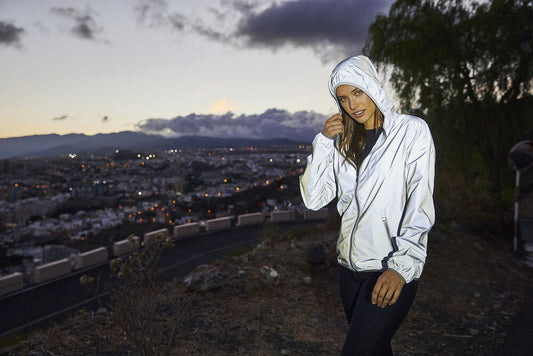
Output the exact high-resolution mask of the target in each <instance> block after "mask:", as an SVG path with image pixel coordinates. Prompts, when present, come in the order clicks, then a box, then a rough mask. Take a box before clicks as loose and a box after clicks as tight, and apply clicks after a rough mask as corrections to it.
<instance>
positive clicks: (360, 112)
mask: <svg viewBox="0 0 533 356" xmlns="http://www.w3.org/2000/svg"><path fill="white" fill-rule="evenodd" d="M335 94H336V96H337V100H338V102H339V104H340V105H341V106H342V108H343V109H344V111H346V113H347V114H348V115H349V116H350V117H351V118H352V119H354V120H355V121H357V122H358V123H360V124H363V125H364V126H365V129H366V130H371V129H373V128H375V127H376V126H375V120H376V104H374V102H373V101H372V99H370V98H369V97H368V95H366V94H365V93H364V92H363V91H362V90H361V89H359V88H356V87H354V86H352V85H339V86H338V87H337V91H336V93H335Z"/></svg>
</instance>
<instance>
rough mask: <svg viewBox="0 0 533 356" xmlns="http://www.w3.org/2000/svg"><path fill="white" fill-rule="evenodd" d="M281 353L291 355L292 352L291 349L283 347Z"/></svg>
mask: <svg viewBox="0 0 533 356" xmlns="http://www.w3.org/2000/svg"><path fill="white" fill-rule="evenodd" d="M281 354H282V355H290V354H291V351H290V350H285V349H283V350H281Z"/></svg>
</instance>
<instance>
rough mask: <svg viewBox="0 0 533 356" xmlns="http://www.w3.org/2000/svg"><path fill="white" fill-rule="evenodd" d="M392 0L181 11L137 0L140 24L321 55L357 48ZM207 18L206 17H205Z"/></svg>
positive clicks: (306, 0)
mask: <svg viewBox="0 0 533 356" xmlns="http://www.w3.org/2000/svg"><path fill="white" fill-rule="evenodd" d="M393 2H394V0H335V1H332V0H293V1H281V2H280V1H270V2H267V1H261V2H258V1H251V0H218V1H213V2H212V4H211V5H210V7H209V8H208V9H207V11H204V12H202V13H199V14H197V15H196V16H188V17H187V16H184V15H182V14H180V13H177V12H171V11H170V10H169V4H168V1H167V0H138V3H137V6H136V7H135V11H136V14H137V17H138V20H139V22H140V23H141V24H144V25H148V26H150V27H155V26H167V27H170V28H173V29H175V30H177V31H179V32H190V33H195V34H197V35H200V36H202V37H205V38H207V39H209V40H212V41H217V42H222V43H226V44H230V45H232V46H237V47H242V46H246V47H263V48H270V49H272V50H277V49H279V48H281V47H284V46H291V47H302V48H310V49H312V50H313V51H315V53H317V54H319V55H320V56H321V58H322V59H323V60H329V59H330V58H335V59H338V58H339V52H340V53H341V55H353V54H356V53H358V52H360V50H361V48H362V47H363V45H364V43H365V41H366V38H367V35H368V28H369V26H370V25H371V24H372V23H373V22H374V20H375V18H376V15H377V14H386V13H387V12H388V9H389V8H390V6H391V4H392V3H393ZM209 18H210V19H209Z"/></svg>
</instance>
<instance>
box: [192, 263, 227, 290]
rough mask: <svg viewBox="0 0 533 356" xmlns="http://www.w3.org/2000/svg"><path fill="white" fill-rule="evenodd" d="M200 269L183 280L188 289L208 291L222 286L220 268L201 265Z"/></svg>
mask: <svg viewBox="0 0 533 356" xmlns="http://www.w3.org/2000/svg"><path fill="white" fill-rule="evenodd" d="M206 268H207V269H206ZM198 269H201V270H198ZM198 269H197V270H196V271H195V272H192V273H191V274H189V276H187V277H186V278H185V279H184V280H183V282H185V284H186V285H187V289H188V290H190V291H193V292H207V291H211V290H214V289H218V288H222V278H221V276H220V271H219V270H218V269H216V268H209V267H207V266H200V267H198Z"/></svg>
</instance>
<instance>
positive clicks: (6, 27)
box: [0, 21, 25, 48]
mask: <svg viewBox="0 0 533 356" xmlns="http://www.w3.org/2000/svg"><path fill="white" fill-rule="evenodd" d="M24 32H25V31H24V29H23V28H22V27H17V26H15V25H13V24H11V23H9V22H6V21H0V44H3V45H5V46H14V47H18V48H20V47H22V41H21V35H22V34H24Z"/></svg>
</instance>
